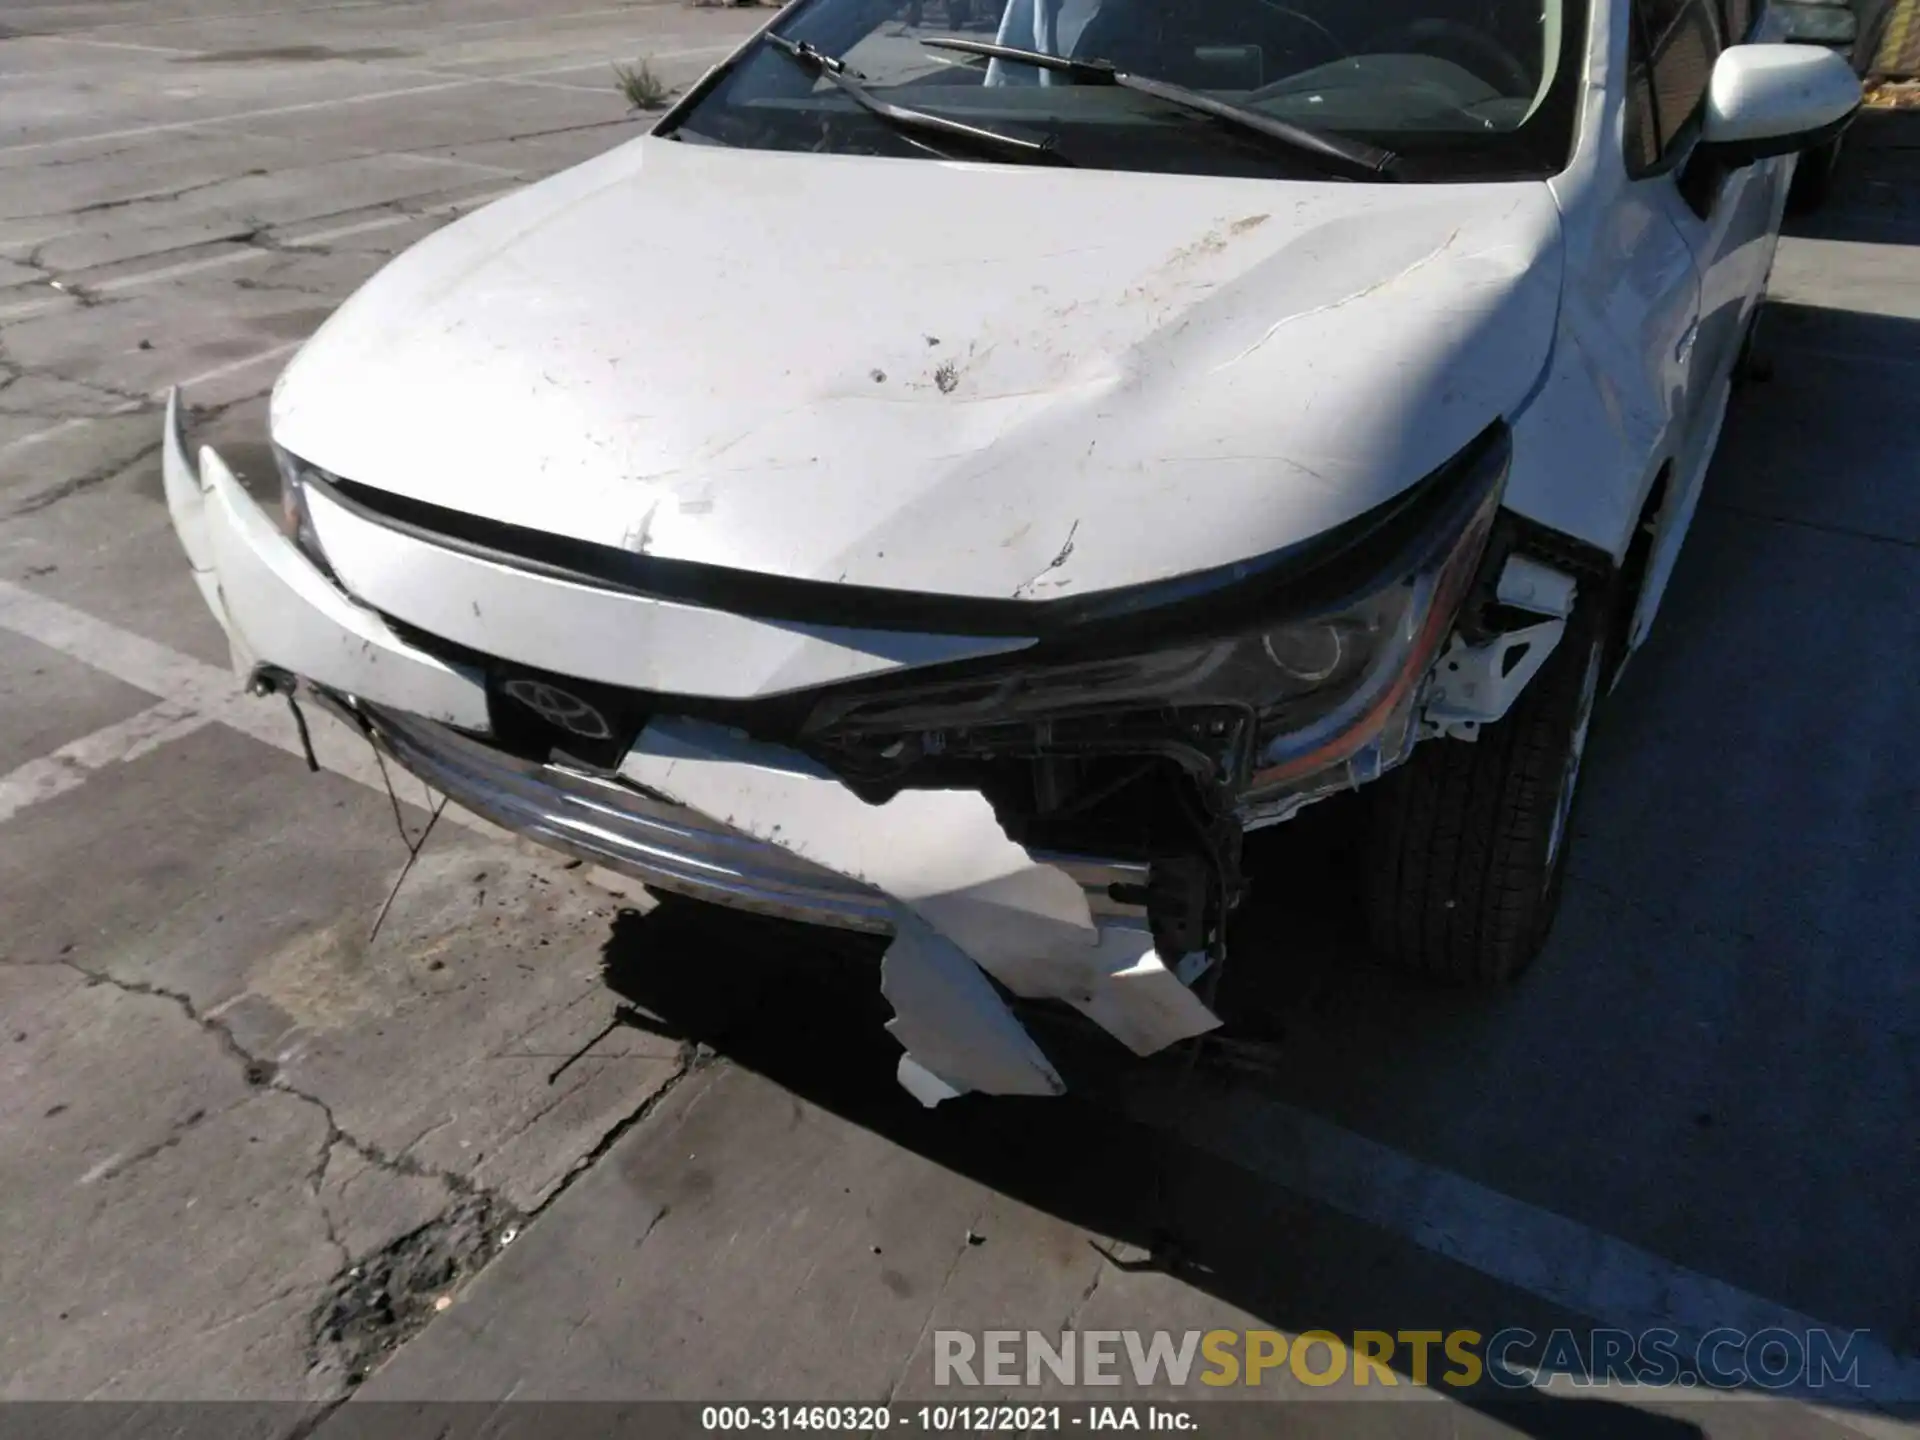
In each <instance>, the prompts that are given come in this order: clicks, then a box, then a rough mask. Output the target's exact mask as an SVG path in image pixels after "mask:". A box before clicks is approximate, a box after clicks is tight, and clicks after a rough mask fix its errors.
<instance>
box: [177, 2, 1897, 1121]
mask: <svg viewBox="0 0 1920 1440" xmlns="http://www.w3.org/2000/svg"><path fill="white" fill-rule="evenodd" d="M947 4H948V5H949V6H951V5H952V0H947ZM974 16H978V17H979V19H980V21H981V25H980V27H979V28H977V29H976V28H974V27H973V26H972V25H971V24H970V23H968V22H969V20H970V19H971V17H974ZM963 26H964V27H965V28H964V29H963V28H959V27H963ZM1767 26H1768V22H1767V19H1766V16H1765V12H1764V10H1761V11H1760V12H1759V13H1757V14H1756V5H1755V4H1754V0H1631V3H1629V0H1288V3H1285V4H1281V3H1269V0H1182V3H1173V0H1010V3H1009V4H1008V5H1007V8H1006V9H1005V10H1004V11H1003V12H1002V13H1000V14H998V15H997V16H994V15H990V14H987V13H985V11H984V10H983V9H977V8H975V7H966V8H965V9H964V10H962V9H959V8H952V9H948V10H943V11H941V12H940V13H938V14H935V13H932V7H931V6H928V7H924V8H923V7H922V6H921V5H919V4H909V3H908V0H796V3H793V4H791V5H789V6H788V7H787V8H786V9H785V10H783V11H781V12H780V13H779V14H778V15H776V16H775V17H774V18H773V19H772V20H771V21H770V22H769V24H768V26H767V27H766V28H765V29H763V30H762V32H761V33H760V34H759V35H757V36H756V37H754V38H753V39H752V40H750V41H749V42H747V43H746V44H745V45H744V46H742V47H741V49H740V50H739V51H738V52H737V53H736V54H734V55H733V56H732V57H731V58H730V59H729V60H727V61H726V62H725V63H724V64H722V65H720V66H719V67H717V68H716V69H715V70H714V71H713V72H711V73H710V74H709V75H708V76H707V77H706V78H705V79H704V80H703V81H702V82H701V83H700V84H699V85H698V86H697V87H695V89H694V90H692V91H691V92H690V93H689V94H688V95H686V96H685V97H684V98H683V99H682V100H681V101H680V102H679V103H678V104H677V105H676V106H675V107H674V108H673V109H672V110H671V111H670V112H669V113H667V114H666V115H665V116H664V118H663V119H662V120H661V122H660V123H659V124H658V125H657V126H656V127H655V128H654V129H653V131H652V132H651V133H650V134H648V135H647V136H645V137H643V138H640V139H637V140H635V141H633V142H631V143H629V144H625V145H622V146H621V147H619V148H618V149H615V150H613V151H611V152H609V153H607V154H605V155H602V156H600V157H599V158H597V159H594V160H592V161H589V162H588V163H586V164H583V165H580V166H578V167H576V168H574V169H572V170H569V171H566V172H565V173H563V174H560V175H556V176H554V177H552V178H551V179H548V180H546V181H543V182H541V183H539V184H537V185H534V186H532V187H530V188H528V189H525V190H523V191H521V192H519V193H517V194H515V195H513V196H511V197H510V198H507V199H504V200H501V201H499V202H497V203H495V204H492V205H490V206H488V207H486V208H485V209H483V210H481V211H479V212H478V213H475V214H473V215H470V216H468V217H466V218H464V219H462V220H460V221H459V222H458V223H455V224H453V225H450V226H448V227H447V228H446V229H444V230H442V231H440V232H439V233H438V234H436V235H434V236H432V237H431V238H429V239H427V240H425V241H423V242H421V243H420V244H419V245H417V246H416V247H414V248H413V249H412V250H410V251H408V252H407V253H406V254H404V255H402V256H400V257H399V258H398V259H397V260H395V261H394V262H393V263H392V264H391V265H389V266H388V267H387V268H386V269H385V270H384V271H383V272H382V273H381V274H379V275H378V276H376V277H375V278H374V279H373V280H372V281H371V282H369V283H368V284H367V285H366V286H365V287H364V288H363V289H362V290H361V291H360V292H359V293H358V294H357V295H355V296H354V297H353V298H352V299H351V300H350V301H349V302H348V303H347V304H346V305H344V306H343V307H342V308H341V309H340V310H339V311H338V313H337V314H335V315H334V316H333V317H332V318H331V319H329V320H328V321H327V323H326V324H325V325H324V326H323V327H322V328H321V330H320V331H319V333H318V334H317V335H315V336H314V338H313V339H312V340H311V341H310V342H309V343H308V344H307V345H306V347H305V348H304V349H303V350H302V351H301V352H300V354H299V355H298V356H297V357H296V359H295V360H294V361H293V363H292V364H291V365H290V366H289V368H288V369H287V371H286V373H285V374H284V375H283V376H282V377H281V380H280V382H279V384H278V386H277V388H276V390H275V392H274V396H273V403H272V421H271V423H272V439H273V443H274V446H275V449H276V452H277V454H278V455H279V458H280V464H281V468H282V472H283V483H284V490H283V500H284V504H283V505H282V507H281V513H279V514H273V515H270V514H269V513H267V512H266V511H264V510H262V509H261V508H260V507H259V506H258V505H256V504H255V503H254V501H253V500H251V499H250V498H249V497H248V496H247V494H246V493H245V492H244V491H243V490H242V489H241V488H240V486H239V485H238V484H237V483H236V481H235V479H234V477H233V475H232V473H231V472H230V471H229V469H228V468H227V467H226V466H225V465H224V464H223V463H222V462H221V460H220V457H219V456H218V455H217V454H215V453H214V452H213V451H211V450H206V449H203V450H202V451H201V452H200V454H199V455H198V457H197V459H196V458H194V457H192V456H191V455H190V452H189V449H188V447H187V444H186V440H185V437H184V436H183V434H182V431H181V422H180V407H179V405H178V403H177V402H176V403H175V404H173V405H171V406H170V407H169V414H168V419H167V427H168V428H167V437H166V438H167V445H166V450H165V457H166V466H165V468H166V484H167V493H168V499H169V504H170V507H171V510H172V514H173V518H174V523H175V526H176V528H177V530H178V532H179V535H180V539H181V541H182V543H183V544H184V546H185V549H186V551H187V554H188V556H189V558H190V560H191V563H192V565H193V568H194V571H195V573H196V576H197V579H198V581H199V583H200V587H201V589H202V591H203V593H204V594H205V596H206V598H207V601H208V603H209V604H210V605H211V606H212V608H213V610H214V613H215V614H216V615H217V616H218V618H219V619H220V621H221V623H222V625H223V626H224V627H225V628H226V630H227V632H228V635H229V636H230V638H231V640H232V642H233V648H234V651H235V657H236V664H237V666H238V668H239V670H240V672H241V674H242V676H243V677H244V678H245V679H246V680H247V681H248V682H249V683H251V684H252V686H253V687H254V688H255V690H256V691H260V692H271V691H282V692H286V693H289V694H293V693H303V694H308V695H311V696H313V697H316V698H318V699H319V700H321V701H323V702H325V703H327V704H328V705H329V706H330V707H331V708H333V709H334V710H335V711H337V712H338V713H339V714H340V715H342V716H344V717H345V718H346V719H347V720H348V721H349V722H350V723H352V724H353V725H355V726H357V727H359V728H360V729H361V730H362V731H363V732H364V733H365V734H366V735H367V737H368V738H369V739H370V740H371V741H372V742H374V743H375V744H377V745H379V746H381V747H383V748H384V749H385V750H386V751H387V752H389V753H390V754H391V755H393V756H394V757H396V758H397V759H398V760H399V761H400V762H401V763H402V764H403V765H404V766H406V767H407V768H408V769H410V770H412V771H413V772H415V773H416V774H418V775H420V776H421V777H423V778H424V779H425V780H426V781H427V782H429V783H430V784H431V785H432V786H434V787H437V788H438V789H439V790H441V791H443V792H445V793H446V794H447V795H449V796H450V797H452V798H453V799H454V800H456V801H457V802H459V803H461V804H463V805H465V806H467V807H469V808H470V809H472V810H474V811H477V812H479V813H480V814H482V815H485V816H488V817H490V818H492V819H493V820H495V821H498V822H499V823H501V824H503V825H506V826H508V827H510V828H511V829H513V830H516V831H519V832H521V833H524V834H526V835H529V836H532V837H534V838H536V839H538V840H542V841H545V842H547V843H549V844H552V845H554V846H556V847H558V848H560V849H563V850H566V851H569V852H572V853H573V854H575V855H577V856H582V857H587V858H591V859H592V860H594V861H596V862H600V863H605V864H607V865H611V866H615V867H619V868H621V869H623V870H626V871H628V872H630V873H632V874H635V875H638V876H640V877H642V878H644V879H645V880H647V881H649V882H650V883H653V884H655V885H658V886H660V887H663V888H665V889H668V890H675V891H681V892H685V893H689V894H692V895H695V896H702V897H705V898H708V899H712V900H717V901H721V902H724V903H728V904H733V905H739V906H744V907H747V908H750V909H759V910H763V911H769V912H772V913H775V914H779V915H784V916H788V917H793V918H798V919H802V920H810V921H816V922H820V923H824V924H830V925H842V926H853V927H858V928H866V929H870V930H875V931H884V932H888V933H891V934H892V935H893V936H894V940H893V943H892V944H891V946H890V947H889V948H888V950H887V953H886V959H885V961H884V963H883V967H882V974H881V984H882V988H883V989H884V991H885V993H886V995H887V996H888V998H889V1000H890V1001H891V1003H892V1005H893V1007H894V1010H895V1013H896V1019H895V1020H894V1021H893V1022H892V1026H891V1028H892V1029H893V1031H894V1033H895V1035H896V1036H897V1037H898V1038H899V1040H900V1042H901V1044H902V1047H903V1050H904V1054H903V1056H902V1059H901V1065H900V1077H901V1080H902V1082H903V1083H905V1084H906V1085H907V1086H908V1088H909V1089H911V1090H912V1091H913V1092H914V1093H915V1094H917V1095H919V1096H920V1097H921V1098H922V1099H923V1100H926V1101H927V1102H928V1103H933V1102H934V1101H936V1100H939V1099H943V1098H945V1097H947V1096H950V1095H953V1094H956V1093H959V1092H963V1091H967V1090H978V1091H986V1092H993V1093H1041V1094H1044V1093H1053V1092H1057V1091H1058V1090H1059V1089H1060V1088H1061V1081H1060V1079H1059V1076H1058V1075H1057V1073H1056V1072H1055V1070H1054V1068H1053V1066H1052V1065H1051V1064H1050V1063H1049V1062H1048V1060H1047V1057H1046V1056H1045V1055H1044V1054H1043V1053H1042V1052H1041V1051H1040V1049H1039V1047H1038V1046H1037V1045H1036V1044H1035V1042H1034V1041H1033V1040H1032V1038H1031V1037H1030V1036H1029V1035H1028V1034H1027V1032H1026V1031H1025V1029H1024V1028H1023V1027H1022V1026H1021V1024H1020V1023H1019V1021H1018V1020H1017V1019H1016V1018H1015V1016H1014V1014H1013V1012H1012V1010H1011V1009H1010V1008H1009V1006H1008V1005H1007V1003H1006V1002H1005V999H1004V995H1005V993H1006V992H1011V993H1012V994H1013V995H1015V996H1019V997H1044V998H1050V999H1058V1000H1063V1001H1066V1002H1067V1003H1070V1004H1072V1005H1075V1006H1078V1007H1079V1008H1080V1009H1081V1010H1082V1011H1084V1012H1085V1013H1086V1014H1088V1015H1089V1016H1091V1017H1092V1018H1093V1019H1094V1020H1095V1021H1097V1022H1098V1023H1099V1024H1101V1025H1102V1026H1104V1027H1105V1028H1107V1029H1108V1030H1110V1031H1111V1032H1113V1033H1114V1034H1115V1035H1116V1036H1118V1037H1119V1038H1120V1039H1121V1040H1123V1041H1124V1042H1125V1043H1127V1044H1128V1045H1130V1046H1131V1047H1132V1048H1133V1049H1135V1050H1136V1051H1138V1052H1141V1053H1148V1052H1151V1051H1154V1050H1157V1049H1159V1048H1161V1047H1163V1046H1165V1045H1168V1044H1171V1043H1173V1042H1175V1041H1177V1040H1180V1039H1183V1038H1186V1037H1188V1036H1192V1035H1195V1034H1198V1033H1200V1032H1202V1031H1204V1030H1207V1029H1209V1028H1211V1027H1212V1026H1214V1025H1216V1024H1217V1023H1218V1019H1217V1017H1216V1016H1215V1014H1214V1012H1213V1010H1212V1009H1211V1008H1210V1006H1209V1005H1208V1004H1207V1003H1206V1000H1205V999H1204V998H1203V995H1204V994H1205V993H1206V984H1205V983H1203V984H1202V985H1201V986H1200V988H1199V989H1198V990H1196V989H1195V988H1194V982H1195V981H1196V979H1197V978H1198V977H1199V976H1201V975H1202V974H1204V973H1206V972H1208V971H1209V970H1210V969H1211V970H1213V971H1214V972H1215V973H1217V967H1218V965H1219V964H1220V962H1221V960H1222V958H1223V955H1224V948H1225V939H1224V936H1225V931H1226V920H1227V916H1228V914H1229V913H1230V912H1231V911H1232V909H1233V908H1234V906H1235V905H1236V903H1237V902H1238V901H1239V899H1240V897H1241V896H1242V895H1243V894H1244V893H1245V891H1246V889H1247V887H1248V886H1250V885H1255V884H1258V883H1259V881H1260V878H1261V877H1260V876H1259V875H1258V874H1249V873H1246V869H1245V867H1243V864H1242V846H1241V840H1242V837H1243V835H1244V834H1245V833H1246V832H1248V831H1250V830H1253V829H1256V828H1258V827H1261V826H1266V825H1272V824H1276V823H1279V822H1282V821H1284V820H1286V819H1287V818H1288V817H1290V816H1291V815H1293V814H1294V813H1295V812H1296V811H1298V810H1299V809H1300V807H1301V806H1303V805H1305V804H1307V803H1309V802H1311V801H1313V800H1315V799H1318V798H1321V797H1324V796H1328V795H1331V794H1334V793H1336V792H1340V791H1345V790H1348V789H1350V788H1353V787H1357V786H1366V787H1369V788H1368V791H1367V793H1366V795H1364V796H1362V797H1361V798H1360V802H1359V803H1362V804H1364V805H1365V806H1366V808H1367V821H1366V823H1367V830H1368V836H1369V839H1368V845H1367V850H1366V854H1367V860H1366V863H1365V865H1364V867H1363V871H1362V873H1360V874H1358V875H1357V876H1356V877H1355V879H1356V884H1357V885H1358V886H1360V887H1362V889H1363V890H1364V893H1365V897H1366V903H1367V909H1368V912H1369V914H1370V916H1371V918H1372V931H1373V935H1374V939H1375V941H1376V943H1377V945H1378V948H1379V949H1380V951H1381V952H1382V953H1383V954H1384V955H1385V956H1387V957H1389V958H1390V959H1392V960H1394V961H1397V962H1400V963H1402V964H1405V965H1408V966H1412V967H1416V968H1418V969H1420V970H1422V971H1426V972H1430V973H1434V974H1438V975H1441V976H1445V977H1458V978H1471V979H1484V980H1497V979H1502V978H1505V977H1508V976H1511V975H1514V974H1515V973H1517V972H1518V971H1519V970H1520V969H1521V968H1522V967H1524V966H1525V965H1526V964H1527V963H1528V962H1529V960H1530V959H1532V957H1533V956H1534V955H1535V953H1536V952H1537V951H1538V949H1539V948H1540V946H1541V943H1542V941H1543V939H1544V938H1545V936H1546V934H1547V931H1548V928H1549V925H1550V923H1551V920H1552V916H1553V911H1554V906H1555V898H1556V892H1557V880H1558V877H1559V875H1560V874H1561V871H1562V868H1563V866H1564V864H1565V858H1566V856H1565V851H1566V843H1565V839H1566V834H1567V828H1568V814H1569V810H1570V807H1571V806H1572V804H1573V800H1574V796H1575V790H1576V786H1577V783H1578V780H1579V773H1580V757H1581V750H1582V746H1583V743H1584V739H1585V735H1586V732H1587V728H1588V720H1589V715H1590V712H1591V710H1592V707H1593V704H1594V701H1595V698H1596V695H1598V694H1600V693H1603V692H1604V691H1605V690H1606V689H1607V688H1608V686H1609V685H1610V682H1611V680H1612V678H1613V677H1614V676H1615V675H1616V674H1617V672H1618V669H1619V667H1620V665H1621V664H1622V663H1623V661H1624V660H1625V658H1626V656H1627V655H1628V653H1629V652H1630V651H1631V650H1632V649H1633V648H1634V646H1635V645H1637V644H1638V643H1639V642H1640V640H1641V639H1642V638H1643V637H1644V636H1645V634H1646V633H1647V627H1648V625H1649V623H1650V621H1651V620H1652V618H1653V615H1654V612H1655V610H1656V608H1657V607H1658V605H1659V603H1660V597H1661V593H1662V591H1663V589H1664V588H1665V585H1666V581H1667V577H1668V574H1669V573H1670V571H1671V569H1672V566H1673V563H1674V557H1675V553H1676V551H1677V550H1678V548H1679V546H1680V543H1681V540H1682V538H1683V537H1684V535H1685V533H1686V530H1687V527H1688V523H1689V521H1690V519H1691V517H1692V515H1693V512H1694V507H1695V503H1696V501H1697V499H1698V497H1699V493H1700V484H1701V478H1702V476H1703V474H1704V472H1705V471H1706V468H1707V462H1708V459H1709V457H1710V455H1711V453H1712V451H1713V448H1714V442H1715V438H1716V435H1717V432H1718V429H1719V425H1720V420H1721V415H1722V413H1723V410H1724V408H1725V405H1726V401H1727V395H1728V391H1729V387H1730V384H1731V382H1732V380H1733V379H1734V377H1735V374H1736V370H1737V368H1738V365H1739V360H1740V356H1741V354H1742V351H1743V347H1744V345H1745V343H1746V341H1747V339H1748V337H1749V334H1750V331H1751V328H1752V326H1753V323H1754V318H1755V315H1756V312H1757V306H1758V302H1759V300H1760V299H1761V296H1762V294H1763V292H1764V290H1765V287H1766V281H1767V274H1768V269H1769V266H1770V264H1771V259H1772V255H1773V249H1774V243H1775V238H1776V234H1777V231H1778V226H1779V222H1780V217H1781V212H1782V208H1783V205H1784V202H1785V188H1786V185H1787V182H1788V180H1789V177H1790V174H1791V170H1792V164H1793V161H1792V157H1793V155H1794V154H1795V153H1796V152H1798V151H1800V150H1802V149H1805V148H1808V147H1811V146H1818V145H1824V144H1827V143H1828V142H1829V141H1831V140H1832V139H1833V138H1834V137H1835V136H1837V135H1838V134H1839V133H1840V130H1841V128H1842V127H1843V126H1844V125H1845V124H1846V123H1847V121H1848V120H1849V119H1850V118H1851V116H1852V114H1853V112H1854V110H1855V108H1856V107H1857V105H1858V104H1859V100H1860V90H1859V85H1858V83H1857V80H1856V78H1855V76H1854V75H1853V73H1852V71H1851V70H1850V69H1849V68H1848V66H1847V64H1846V63H1845V62H1844V61H1843V60H1842V59H1840V58H1839V57H1838V56H1835V55H1833V54H1830V53H1828V52H1827V51H1825V50H1822V49H1819V48H1816V47H1803V46H1793V45H1783V44H1774V43H1767V40H1768V35H1769V33H1770V32H1769V30H1768V28H1767ZM1246 963H1259V957H1249V959H1248V961H1247V962H1246ZM989 977H990V978H989Z"/></svg>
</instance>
